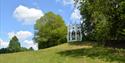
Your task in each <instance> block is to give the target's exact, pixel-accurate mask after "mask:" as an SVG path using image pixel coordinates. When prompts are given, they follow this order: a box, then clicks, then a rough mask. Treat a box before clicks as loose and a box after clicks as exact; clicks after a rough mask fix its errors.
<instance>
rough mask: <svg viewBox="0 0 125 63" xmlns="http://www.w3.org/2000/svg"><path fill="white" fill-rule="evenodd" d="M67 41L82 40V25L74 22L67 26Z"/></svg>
mask: <svg viewBox="0 0 125 63" xmlns="http://www.w3.org/2000/svg"><path fill="white" fill-rule="evenodd" d="M67 30H68V31H67V41H68V42H76V41H82V33H81V25H80V24H73V25H68V26H67Z"/></svg>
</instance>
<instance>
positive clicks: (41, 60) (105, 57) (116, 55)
mask: <svg viewBox="0 0 125 63" xmlns="http://www.w3.org/2000/svg"><path fill="white" fill-rule="evenodd" d="M0 63H125V51H124V50H119V49H118V50H117V49H112V48H103V47H93V46H91V45H84V44H83V45H69V44H67V43H65V44H62V45H58V46H55V47H51V48H46V49H42V50H38V51H28V52H18V53H10V54H0Z"/></svg>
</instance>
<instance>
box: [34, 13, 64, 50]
mask: <svg viewBox="0 0 125 63" xmlns="http://www.w3.org/2000/svg"><path fill="white" fill-rule="evenodd" d="M34 41H35V42H37V43H38V47H39V48H40V49H41V48H46V47H51V46H54V45H57V44H61V43H63V42H66V26H65V23H64V20H63V19H62V17H61V16H59V15H56V14H54V13H52V12H48V13H45V15H44V16H43V17H41V18H40V19H38V20H37V22H36V24H35V36H34Z"/></svg>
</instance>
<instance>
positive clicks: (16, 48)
mask: <svg viewBox="0 0 125 63" xmlns="http://www.w3.org/2000/svg"><path fill="white" fill-rule="evenodd" d="M8 48H9V49H11V50H12V51H14V52H18V51H20V49H21V46H20V43H19V40H18V38H17V37H16V36H14V37H12V39H11V40H10V43H9V46H8Z"/></svg>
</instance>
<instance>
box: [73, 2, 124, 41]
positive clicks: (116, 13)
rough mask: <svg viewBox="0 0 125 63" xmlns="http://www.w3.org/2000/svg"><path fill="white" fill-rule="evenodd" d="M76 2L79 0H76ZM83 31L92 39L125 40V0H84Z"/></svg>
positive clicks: (80, 7) (82, 9)
mask: <svg viewBox="0 0 125 63" xmlns="http://www.w3.org/2000/svg"><path fill="white" fill-rule="evenodd" d="M75 1H76V3H77V2H78V0H75ZM78 4H80V6H79V7H78V8H79V10H80V13H81V15H82V19H83V20H84V19H86V20H84V21H83V23H82V26H83V29H82V30H83V33H86V34H87V35H86V36H89V37H88V38H91V37H93V36H94V38H93V39H92V40H95V38H96V40H101V41H103V40H125V36H124V32H123V31H122V30H123V29H125V0H82V1H81V2H80V3H78Z"/></svg>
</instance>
